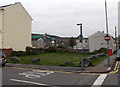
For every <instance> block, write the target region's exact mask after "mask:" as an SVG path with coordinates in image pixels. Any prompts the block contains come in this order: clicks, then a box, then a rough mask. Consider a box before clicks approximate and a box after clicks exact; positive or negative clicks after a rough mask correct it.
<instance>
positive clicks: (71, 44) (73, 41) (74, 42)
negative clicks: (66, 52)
mask: <svg viewBox="0 0 120 87" xmlns="http://www.w3.org/2000/svg"><path fill="white" fill-rule="evenodd" d="M75 45H76V41H75V39H74V38H73V37H71V38H70V39H69V46H70V47H72V48H73V47H74V46H75Z"/></svg>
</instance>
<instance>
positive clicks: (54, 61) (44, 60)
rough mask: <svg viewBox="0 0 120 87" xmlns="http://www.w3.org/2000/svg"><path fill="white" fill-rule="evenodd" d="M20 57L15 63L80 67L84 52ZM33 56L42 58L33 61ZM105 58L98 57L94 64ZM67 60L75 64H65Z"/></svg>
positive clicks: (85, 55)
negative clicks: (38, 60)
mask: <svg viewBox="0 0 120 87" xmlns="http://www.w3.org/2000/svg"><path fill="white" fill-rule="evenodd" d="M89 56H90V54H84V57H89ZM19 58H20V59H21V61H19V62H15V63H21V64H35V65H47V66H74V67H78V66H80V62H81V59H82V54H80V53H41V54H38V55H31V56H20V57H19ZM33 58H40V62H36V63H33V62H32V59H33ZM104 59H105V57H103V58H97V59H96V60H93V64H92V66H95V65H97V64H99V63H100V62H101V61H103V60H104ZM7 60H8V62H9V63H13V61H11V60H10V58H7ZM66 60H70V61H72V63H73V64H71V65H65V64H64V62H65V61H66Z"/></svg>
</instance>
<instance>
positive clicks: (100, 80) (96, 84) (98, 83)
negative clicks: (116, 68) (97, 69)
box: [91, 74, 107, 87]
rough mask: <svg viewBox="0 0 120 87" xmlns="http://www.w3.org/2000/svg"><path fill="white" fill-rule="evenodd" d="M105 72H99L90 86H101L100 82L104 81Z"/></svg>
mask: <svg viewBox="0 0 120 87" xmlns="http://www.w3.org/2000/svg"><path fill="white" fill-rule="evenodd" d="M106 76H107V74H101V75H100V76H99V77H98V78H97V79H96V81H95V82H94V83H93V85H92V86H91V87H96V86H97V87H101V85H102V83H103V82H104V80H105V78H106Z"/></svg>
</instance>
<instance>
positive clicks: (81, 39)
mask: <svg viewBox="0 0 120 87" xmlns="http://www.w3.org/2000/svg"><path fill="white" fill-rule="evenodd" d="M77 26H80V35H79V41H80V42H81V43H82V44H81V47H82V70H84V61H83V34H82V23H80V24H77Z"/></svg>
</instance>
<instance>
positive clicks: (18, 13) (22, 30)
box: [0, 3, 32, 51]
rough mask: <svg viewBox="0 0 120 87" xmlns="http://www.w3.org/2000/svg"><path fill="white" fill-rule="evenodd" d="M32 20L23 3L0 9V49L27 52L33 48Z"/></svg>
mask: <svg viewBox="0 0 120 87" xmlns="http://www.w3.org/2000/svg"><path fill="white" fill-rule="evenodd" d="M31 24H32V18H31V16H30V15H29V14H28V12H27V11H26V10H25V9H24V7H23V6H22V5H21V3H15V4H10V5H5V6H1V7H0V43H1V44H0V49H1V48H2V49H9V48H12V49H13V50H14V51H19V50H20V51H25V48H26V46H31Z"/></svg>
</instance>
